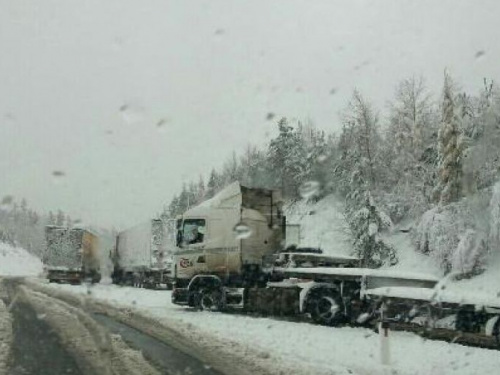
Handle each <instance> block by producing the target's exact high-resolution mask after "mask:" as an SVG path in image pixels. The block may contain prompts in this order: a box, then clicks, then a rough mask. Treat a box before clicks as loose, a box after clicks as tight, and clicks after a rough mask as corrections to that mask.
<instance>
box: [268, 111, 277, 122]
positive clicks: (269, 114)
mask: <svg viewBox="0 0 500 375" xmlns="http://www.w3.org/2000/svg"><path fill="white" fill-rule="evenodd" d="M275 116H276V115H275V114H274V113H273V112H268V113H267V115H266V120H267V121H271V120H272V119H273V118H274V117H275Z"/></svg>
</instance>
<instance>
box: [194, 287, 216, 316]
mask: <svg viewBox="0 0 500 375" xmlns="http://www.w3.org/2000/svg"><path fill="white" fill-rule="evenodd" d="M194 302H195V303H194V305H195V308H197V309H198V310H206V311H221V310H222V293H221V292H220V290H218V289H210V288H206V289H201V290H199V291H198V292H197V293H196V295H195V298H194Z"/></svg>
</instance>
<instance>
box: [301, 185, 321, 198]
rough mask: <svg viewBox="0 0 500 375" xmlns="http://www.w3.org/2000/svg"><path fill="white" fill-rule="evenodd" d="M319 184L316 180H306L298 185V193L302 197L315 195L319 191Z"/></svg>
mask: <svg viewBox="0 0 500 375" xmlns="http://www.w3.org/2000/svg"><path fill="white" fill-rule="evenodd" d="M319 189H320V184H319V182H318V181H306V182H304V183H303V184H302V185H300V186H299V194H300V196H301V197H302V198H304V199H309V198H312V197H314V196H317V195H318V193H319Z"/></svg>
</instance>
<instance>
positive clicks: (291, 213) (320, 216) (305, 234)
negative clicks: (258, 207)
mask: <svg viewBox="0 0 500 375" xmlns="http://www.w3.org/2000/svg"><path fill="white" fill-rule="evenodd" d="M285 214H286V217H287V223H289V224H299V225H300V241H301V243H300V245H301V246H312V247H320V248H321V249H322V250H323V251H324V252H325V253H326V254H330V255H352V252H353V247H352V238H351V235H350V232H349V225H348V224H347V222H346V220H345V216H344V205H343V203H342V202H341V201H340V200H339V199H338V198H337V197H335V196H334V195H328V196H326V197H325V198H323V199H321V200H320V201H318V202H315V203H306V202H305V201H299V202H297V203H295V204H293V205H290V206H288V207H287V208H286V209H285ZM400 229H403V228H399V227H396V228H393V229H392V230H391V231H390V232H388V233H385V234H384V236H383V237H384V240H385V241H387V242H388V243H390V244H391V245H392V246H393V247H394V248H395V250H396V254H397V257H398V259H399V262H398V264H396V265H395V266H392V267H391V268H395V269H398V270H401V271H405V270H407V271H412V272H422V273H430V274H432V275H435V276H441V275H442V271H441V270H440V269H439V267H438V265H437V264H436V263H435V262H434V261H433V260H432V259H431V258H430V257H428V256H425V255H423V254H420V253H417V252H416V251H415V247H414V245H413V244H412V241H411V238H410V234H409V233H403V232H401V231H400Z"/></svg>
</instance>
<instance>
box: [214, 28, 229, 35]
mask: <svg viewBox="0 0 500 375" xmlns="http://www.w3.org/2000/svg"><path fill="white" fill-rule="evenodd" d="M225 33H226V30H224V29H217V30H215V32H214V34H215V35H224V34H225Z"/></svg>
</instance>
